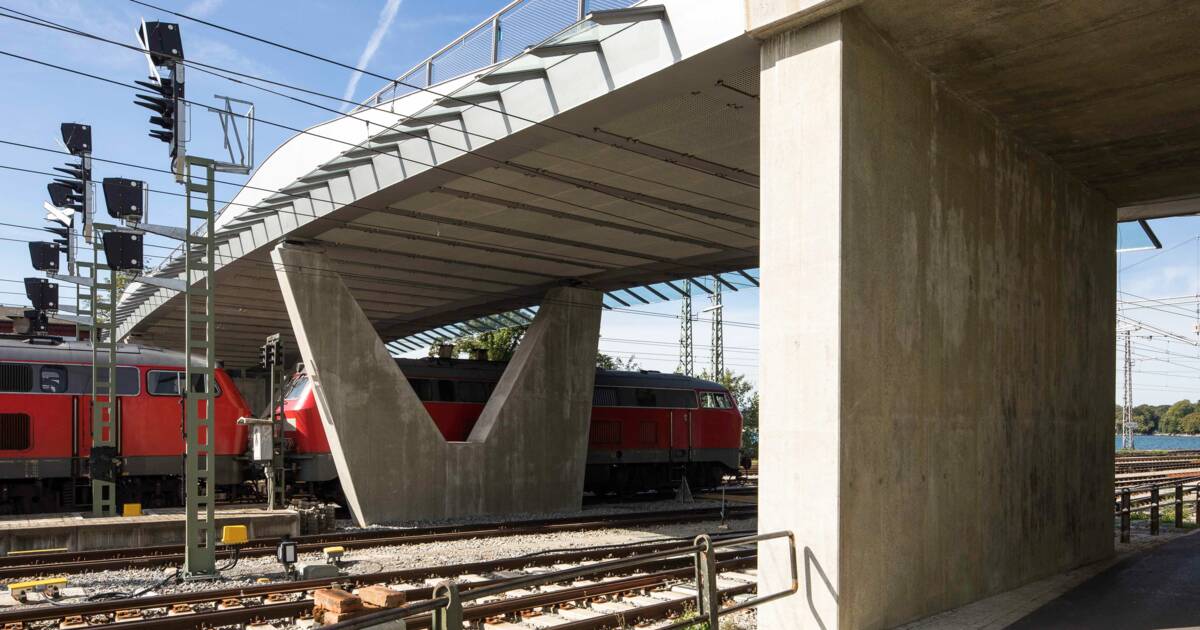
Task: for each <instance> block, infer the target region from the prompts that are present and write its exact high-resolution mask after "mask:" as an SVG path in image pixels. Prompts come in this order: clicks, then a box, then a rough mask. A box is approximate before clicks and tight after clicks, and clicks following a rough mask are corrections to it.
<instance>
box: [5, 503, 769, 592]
mask: <svg viewBox="0 0 1200 630" xmlns="http://www.w3.org/2000/svg"><path fill="white" fill-rule="evenodd" d="M756 513H757V509H756V508H755V507H754V506H736V507H727V508H726V509H725V514H726V517H727V518H731V519H736V518H746V517H750V516H754V515H755V514H756ZM720 515H721V510H720V509H719V508H711V509H692V510H668V511H658V512H640V513H632V514H616V515H613V514H609V515H597V516H582V517H568V518H557V519H538V520H526V521H512V522H507V523H483V524H473V525H454V526H436V527H419V528H412V529H389V530H364V531H353V532H334V533H328V534H315V535H309V536H297V537H295V538H293V539H292V540H294V541H296V542H297V543H298V551H299V552H301V553H304V552H313V551H320V550H321V549H323V548H324V547H326V546H329V545H339V546H342V547H345V548H346V549H358V548H364V547H382V546H391V545H407V544H419V543H429V542H444V541H452V540H463V539H469V538H490V537H497V536H517V535H523V534H532V535H537V534H548V533H554V532H565V531H586V530H593V529H610V528H613V527H625V526H641V525H662V524H673V523H684V522H697V521H705V520H713V519H716V518H720ZM279 540H280V539H278V538H265V539H255V540H252V541H250V542H249V543H247V544H246V545H243V546H241V548H240V549H239V550H238V553H239V554H240V556H241V557H243V558H247V557H258V556H270V555H274V554H275V549H276V546H277V545H278V544H279ZM232 555H233V551H232V550H231V549H224V550H219V551H218V553H217V556H218V558H230V557H232ZM182 562H183V547H182V546H181V545H161V546H156V547H139V548H126V549H106V550H94V551H69V552H56V553H46V554H35V555H20V556H5V557H0V581H4V580H13V579H16V578H26V577H32V576H45V575H55V574H63V573H72V574H74V573H82V572H87V571H103V570H110V569H135V568H151V567H163V566H173V565H178V564H180V563H182Z"/></svg>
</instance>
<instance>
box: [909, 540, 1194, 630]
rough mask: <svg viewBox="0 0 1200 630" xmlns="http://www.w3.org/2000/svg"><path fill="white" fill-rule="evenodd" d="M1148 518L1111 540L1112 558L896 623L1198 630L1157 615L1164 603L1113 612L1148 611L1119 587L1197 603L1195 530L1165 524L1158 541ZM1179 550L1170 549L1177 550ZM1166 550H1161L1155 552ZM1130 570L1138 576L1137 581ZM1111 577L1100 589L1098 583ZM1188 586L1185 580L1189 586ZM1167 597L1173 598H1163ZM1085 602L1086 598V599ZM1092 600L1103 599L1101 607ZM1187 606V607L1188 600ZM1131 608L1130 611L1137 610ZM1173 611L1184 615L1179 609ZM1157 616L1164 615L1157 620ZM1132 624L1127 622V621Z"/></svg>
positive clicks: (992, 629) (925, 629) (941, 629)
mask: <svg viewBox="0 0 1200 630" xmlns="http://www.w3.org/2000/svg"><path fill="white" fill-rule="evenodd" d="M1147 525H1148V523H1147V522H1146V521H1134V522H1133V540H1132V542H1130V543H1120V542H1116V541H1114V547H1115V551H1116V552H1117V553H1116V555H1115V556H1113V557H1112V558H1109V559H1107V560H1102V561H1100V562H1096V563H1093V564H1089V565H1085V566H1082V567H1079V568H1077V569H1073V570H1071V571H1067V572H1066V573H1060V574H1058V575H1054V576H1050V577H1048V578H1045V579H1042V580H1039V581H1037V582H1033V583H1031V584H1026V585H1025V586H1022V587H1020V588H1017V589H1014V590H1011V591H1007V592H1004V593H1000V594H998V595H994V596H992V597H989V598H987V599H983V600H980V601H977V602H974V603H971V604H968V605H966V606H963V607H961V608H956V609H954V610H949V611H946V612H944V613H941V614H938V615H934V616H932V617H927V618H925V619H921V620H919V621H914V622H912V623H909V624H906V625H903V626H900V630H1001V629H1003V628H1009V627H1016V628H1151V627H1154V628H1172V627H1175V628H1178V627H1180V626H1182V627H1197V628H1200V615H1197V614H1194V606H1195V605H1197V604H1192V606H1193V608H1192V610H1193V612H1192V613H1189V614H1192V617H1191V619H1190V620H1183V622H1182V623H1181V622H1180V619H1181V617H1183V616H1184V615H1183V614H1182V613H1181V614H1180V615H1173V616H1169V617H1168V616H1167V615H1165V613H1169V612H1173V611H1171V610H1158V608H1160V607H1162V606H1171V605H1172V604H1170V603H1165V602H1158V603H1152V604H1149V605H1150V606H1151V607H1153V608H1154V610H1153V611H1152V612H1153V613H1154V614H1152V615H1147V614H1141V613H1139V614H1138V615H1129V614H1128V613H1124V614H1122V615H1117V614H1113V611H1114V610H1121V611H1124V610H1125V609H1129V608H1133V609H1136V610H1138V611H1142V610H1146V611H1147V612H1151V611H1150V610H1149V609H1146V608H1145V607H1144V606H1142V605H1140V604H1139V603H1138V600H1137V599H1134V598H1135V597H1136V596H1135V595H1132V594H1130V593H1127V592H1125V590H1124V589H1122V588H1120V585H1126V586H1130V587H1133V588H1137V589H1147V590H1150V589H1154V590H1155V591H1157V593H1158V594H1159V595H1162V596H1163V597H1164V598H1165V599H1170V597H1172V596H1174V597H1178V598H1180V599H1188V598H1192V599H1197V600H1200V591H1198V590H1197V589H1200V580H1197V578H1198V577H1200V531H1197V530H1196V529H1186V530H1178V529H1175V528H1173V527H1171V526H1170V525H1169V524H1164V526H1163V529H1162V535H1161V536H1150V535H1149V531H1148V528H1147ZM1177 544H1178V545H1179V546H1176V545H1177ZM1164 547H1166V550H1164V551H1161V552H1160V551H1159V550H1160V549H1163V548H1164ZM1129 571H1136V572H1137V573H1138V574H1139V575H1138V576H1137V577H1125V578H1124V580H1122V579H1121V578H1119V577H1117V576H1122V575H1125V576H1131V575H1132V574H1131V573H1128V572H1129ZM1106 579H1107V580H1114V579H1115V580H1116V581H1115V582H1109V583H1108V584H1107V585H1105V583H1104V582H1102V581H1101V580H1106ZM1188 582H1190V583H1188ZM1168 593H1173V595H1169V594H1168ZM1085 598H1090V599H1086V601H1085ZM1097 602H1105V603H1104V607H1102V606H1100V605H1099V604H1098V603H1097ZM1189 604H1191V602H1189ZM1135 607H1136V608H1135ZM1177 610H1182V609H1180V608H1177ZM1160 613H1161V614H1162V616H1161V617H1160V616H1159V615H1160ZM1131 619H1132V623H1131Z"/></svg>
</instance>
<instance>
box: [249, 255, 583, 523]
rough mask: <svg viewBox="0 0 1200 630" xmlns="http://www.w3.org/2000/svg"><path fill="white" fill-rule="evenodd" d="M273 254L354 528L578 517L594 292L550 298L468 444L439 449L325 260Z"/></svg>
mask: <svg viewBox="0 0 1200 630" xmlns="http://www.w3.org/2000/svg"><path fill="white" fill-rule="evenodd" d="M272 258H273V260H274V262H275V264H276V274H277V275H278V278H279V284H280V288H281V289H282V292H283V297H284V302H285V304H286V305H287V309H288V315H289V317H290V318H291V321H292V328H293V330H294V331H295V333H296V338H297V343H298V345H299V348H300V354H301V356H302V357H303V359H304V364H305V366H306V370H307V371H308V373H309V376H310V378H311V379H312V381H313V384H314V388H315V389H314V392H315V396H316V400H317V406H318V408H319V409H320V412H321V420H322V423H323V425H324V429H325V434H326V436H328V438H329V444H330V449H331V451H332V454H333V458H334V463H335V465H336V467H337V470H338V477H339V479H340V481H341V484H342V488H343V490H344V491H345V494H346V498H347V501H348V502H349V504H350V505H349V507H350V510H351V512H352V513H353V514H354V516H355V519H356V520H357V521H358V522H359V523H360V524H364V525H365V524H369V523H380V522H389V521H405V520H413V519H435V518H448V517H456V516H466V515H478V514H495V515H502V514H511V513H518V512H553V511H569V510H577V509H579V508H580V507H581V505H582V499H583V475H584V465H585V462H586V454H587V436H588V423H589V420H590V417H591V407H592V391H593V384H594V381H595V372H596V364H595V357H596V348H597V345H598V343H599V334H600V310H601V306H600V298H601V294H600V293H599V292H596V291H592V290H588V289H579V288H568V287H560V288H555V289H551V290H550V291H549V292H547V294H546V297H545V298H544V301H543V303H542V305H541V307H540V308H539V310H538V314H537V316H536V317H535V318H534V321H533V324H532V325H531V326H530V328H529V330H528V331H527V332H526V334H525V337H524V339H522V341H521V344H520V345H519V346H518V348H517V351H516V353H515V355H514V357H513V359H512V361H510V362H509V365H508V367H507V368H506V370H505V372H504V374H503V376H502V377H501V379H500V382H499V383H498V384H497V386H496V389H495V391H494V392H493V394H492V396H491V398H490V399H489V400H488V403H487V405H486V406H485V407H484V410H483V413H482V415H481V416H480V418H479V421H478V422H477V423H476V425H475V428H474V429H473V430H472V432H471V435H470V437H469V439H468V440H467V441H466V442H446V440H445V439H444V438H443V437H442V434H441V433H440V432H439V431H438V429H437V426H436V425H435V424H434V422H433V419H432V418H430V416H429V414H428V412H426V410H425V407H424V405H423V404H422V403H421V401H420V400H419V399H418V398H417V395H416V392H414V391H413V389H412V386H411V385H409V383H408V381H407V380H405V378H404V375H403V374H402V373H401V372H400V369H399V367H397V366H396V363H395V361H394V360H393V359H392V357H391V356H390V355H389V354H388V351H387V348H386V347H385V346H384V343H383V341H382V340H381V339H380V338H379V335H378V334H377V333H376V332H375V329H374V327H372V326H371V323H370V321H369V320H368V319H367V317H366V315H365V314H364V313H363V311H362V309H361V308H360V307H359V305H358V303H357V301H356V300H355V299H354V296H353V295H352V294H351V293H350V291H349V289H348V288H347V287H346V285H345V284H344V283H343V282H342V279H341V276H340V275H339V274H338V273H337V271H336V270H335V269H334V268H333V266H332V264H331V263H330V261H329V259H328V258H327V257H326V255H325V254H324V253H323V252H322V251H321V250H320V249H318V248H314V247H310V246H302V245H294V244H284V245H281V246H279V247H277V248H276V249H275V250H274V251H273V252H272Z"/></svg>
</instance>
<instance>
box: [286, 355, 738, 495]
mask: <svg viewBox="0 0 1200 630" xmlns="http://www.w3.org/2000/svg"><path fill="white" fill-rule="evenodd" d="M396 363H397V364H398V365H399V366H400V370H401V371H402V372H403V373H404V375H405V377H406V378H407V379H408V381H409V383H410V384H411V385H412V387H413V389H414V390H415V391H416V393H417V396H418V397H419V398H420V399H421V400H422V401H423V402H424V403H425V408H426V409H428V410H429V415H430V416H431V417H432V418H433V421H434V422H435V423H436V424H437V426H438V429H439V430H440V431H441V432H442V435H443V436H444V437H445V438H446V439H447V440H451V441H461V440H465V439H467V437H468V436H469V435H470V433H471V428H472V427H473V426H475V421H476V420H478V419H479V415H480V414H481V413H482V412H483V406H484V403H486V402H487V400H488V397H489V396H490V395H491V393H492V389H493V388H494V387H495V386H496V383H497V382H498V381H499V380H500V375H501V373H502V372H503V371H504V366H505V364H504V363H499V362H492V361H475V360H471V361H463V360H457V359H434V358H430V359H397V360H396ZM285 398H286V400H285V406H284V413H285V415H286V417H287V420H288V425H289V427H288V432H287V433H285V435H286V436H287V437H288V438H290V439H289V445H288V454H289V463H290V464H291V465H290V466H289V467H290V468H292V472H290V473H289V475H291V477H290V478H291V479H292V480H293V481H299V482H306V483H311V484H316V485H317V486H318V488H320V486H322V485H324V486H325V488H324V489H325V490H336V488H332V487H331V486H332V485H333V484H335V483H336V481H335V479H336V477H337V471H336V470H334V466H333V461H332V457H331V456H330V454H329V442H328V441H326V439H325V431H324V428H323V427H322V425H321V419H320V416H319V412H318V411H317V407H316V401H315V400H314V396H313V392H312V388H311V387H309V381H308V377H306V376H305V375H304V374H298V375H297V376H296V377H295V379H294V380H293V382H292V386H291V388H290V390H289V392H288V393H287V395H286V397H285ZM592 404H593V407H592V423H591V431H590V435H589V438H588V459H587V472H586V476H585V479H584V490H586V491H589V492H594V493H597V494H607V493H620V494H628V493H633V492H638V491H642V490H655V489H664V488H671V487H673V486H675V485H676V484H677V483H678V481H679V478H680V475H683V474H686V475H687V476H688V482H689V484H690V485H691V486H692V487H693V488H700V487H710V486H714V485H717V484H719V483H720V481H721V477H722V475H724V474H725V473H732V472H735V471H736V470H737V468H738V449H739V446H740V444H741V435H742V416H741V413H739V412H738V409H737V405H735V404H734V401H733V399H732V397H731V396H730V395H729V392H728V391H726V389H725V388H724V387H722V386H721V385H719V384H717V383H713V382H709V381H704V380H700V379H697V378H691V377H688V376H683V375H680V374H664V373H660V372H648V371H641V372H620V371H613V370H597V371H596V384H595V393H594V397H593V403H592Z"/></svg>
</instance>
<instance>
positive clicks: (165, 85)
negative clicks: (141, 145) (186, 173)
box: [134, 21, 187, 177]
mask: <svg viewBox="0 0 1200 630" xmlns="http://www.w3.org/2000/svg"><path fill="white" fill-rule="evenodd" d="M137 38H138V42H139V43H141V46H142V51H143V52H144V53H145V55H146V64H147V65H148V67H149V69H150V81H136V83H137V84H138V85H140V86H142V87H144V88H146V89H148V90H150V91H152V92H153V93H154V94H138V95H137V97H136V98H137V99H138V100H135V101H134V103H135V104H137V105H140V106H142V107H145V108H146V109H149V110H150V111H151V112H153V114H154V115H152V116H151V117H150V123H151V124H152V125H154V126H155V127H157V129H151V130H150V137H152V138H157V139H159V140H162V141H163V142H166V143H167V145H168V146H169V147H170V150H169V153H170V156H171V167H172V170H173V171H175V173H176V176H177V177H183V169H184V158H185V157H186V155H187V150H186V135H187V134H186V130H187V128H186V125H187V121H186V112H187V108H186V103H185V102H184V92H183V90H184V72H183V39H182V37H181V35H180V32H179V25H178V24H171V23H168V22H146V21H143V22H142V26H141V28H139V29H138V31H137Z"/></svg>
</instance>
